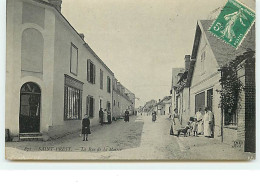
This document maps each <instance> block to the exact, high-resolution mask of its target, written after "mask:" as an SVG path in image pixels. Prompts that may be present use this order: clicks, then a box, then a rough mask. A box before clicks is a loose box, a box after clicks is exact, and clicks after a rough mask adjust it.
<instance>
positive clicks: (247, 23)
mask: <svg viewBox="0 0 260 185" xmlns="http://www.w3.org/2000/svg"><path fill="white" fill-rule="evenodd" d="M254 21H255V13H254V12H253V11H252V10H251V9H249V8H247V7H246V6H245V5H243V4H241V3H240V2H238V1H235V0H228V2H227V4H226V5H225V6H224V8H223V9H222V11H221V13H220V14H219V16H218V17H217V19H216V20H215V21H214V22H213V24H212V25H211V27H210V28H209V31H210V32H211V33H212V34H213V35H215V36H216V37H218V38H219V39H222V40H223V41H224V42H226V43H228V44H230V45H231V46H233V47H235V48H238V47H239V45H240V44H241V43H242V41H243V39H244V37H245V36H246V34H247V32H248V31H249V30H250V28H251V26H252V25H253V23H254Z"/></svg>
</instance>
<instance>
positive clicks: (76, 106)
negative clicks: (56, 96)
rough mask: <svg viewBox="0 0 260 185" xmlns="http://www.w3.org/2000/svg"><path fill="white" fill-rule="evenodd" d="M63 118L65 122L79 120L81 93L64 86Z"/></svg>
mask: <svg viewBox="0 0 260 185" xmlns="http://www.w3.org/2000/svg"><path fill="white" fill-rule="evenodd" d="M64 116H65V119H66V120H71V119H75V120H78V119H81V91H80V90H79V89H76V88H73V87H69V86H65V105H64Z"/></svg>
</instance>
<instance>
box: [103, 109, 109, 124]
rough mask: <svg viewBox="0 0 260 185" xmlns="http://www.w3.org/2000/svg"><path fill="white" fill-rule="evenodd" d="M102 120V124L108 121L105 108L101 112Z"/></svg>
mask: <svg viewBox="0 0 260 185" xmlns="http://www.w3.org/2000/svg"><path fill="white" fill-rule="evenodd" d="M103 122H104V124H107V123H108V120H107V109H105V110H104V112H103Z"/></svg>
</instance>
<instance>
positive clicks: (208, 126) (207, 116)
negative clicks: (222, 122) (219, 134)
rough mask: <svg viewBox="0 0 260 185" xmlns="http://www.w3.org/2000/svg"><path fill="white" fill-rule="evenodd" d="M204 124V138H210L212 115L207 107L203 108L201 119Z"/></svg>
mask: <svg viewBox="0 0 260 185" xmlns="http://www.w3.org/2000/svg"><path fill="white" fill-rule="evenodd" d="M203 123H204V136H205V137H212V136H213V134H212V132H213V113H212V112H211V111H210V110H209V108H208V107H206V108H205V115H204V117H203Z"/></svg>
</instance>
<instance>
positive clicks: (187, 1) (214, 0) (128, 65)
mask: <svg viewBox="0 0 260 185" xmlns="http://www.w3.org/2000/svg"><path fill="white" fill-rule="evenodd" d="M226 2H227V1H226V0H210V1H209V0H98V1H96V0H63V3H62V10H61V11H62V14H63V15H64V16H65V17H66V19H67V20H68V21H69V22H70V23H71V25H72V26H73V27H74V28H75V29H76V30H77V31H78V32H79V33H83V34H84V35H85V41H86V42H87V43H88V44H89V45H90V47H91V48H92V49H93V50H94V51H95V53H96V54H97V55H98V56H99V57H100V58H101V59H102V60H103V61H104V62H105V64H106V65H107V66H108V67H109V68H110V69H111V70H112V71H113V72H114V74H115V77H116V78H117V79H118V80H119V81H120V82H121V83H122V84H123V85H124V86H125V87H126V88H128V89H129V90H130V91H132V92H133V93H135V95H136V97H138V98H140V100H138V99H137V100H136V105H137V106H139V105H144V103H145V102H147V101H149V100H151V99H155V100H157V101H158V99H162V98H163V97H164V96H169V95H170V88H171V75H172V74H171V70H172V68H176V67H184V56H185V55H189V54H191V51H192V46H193V41H194V35H195V28H196V24H197V20H200V19H202V20H205V19H214V18H216V16H217V15H218V14H219V12H220V10H221V8H222V7H224V5H225V3H226ZM240 2H243V3H244V4H245V5H247V6H248V7H250V8H252V9H255V8H254V7H255V1H254V0H241V1H240Z"/></svg>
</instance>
